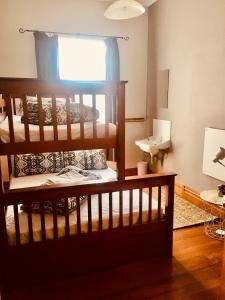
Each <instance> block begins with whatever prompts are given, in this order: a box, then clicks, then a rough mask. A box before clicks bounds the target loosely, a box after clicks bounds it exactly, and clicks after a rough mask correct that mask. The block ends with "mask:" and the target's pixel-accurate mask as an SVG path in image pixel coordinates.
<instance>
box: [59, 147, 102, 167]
mask: <svg viewBox="0 0 225 300" xmlns="http://www.w3.org/2000/svg"><path fill="white" fill-rule="evenodd" d="M64 162H65V167H67V166H76V167H78V168H81V169H85V170H102V169H107V168H108V166H107V163H106V156H105V151H104V150H101V149H99V150H82V151H68V152H64Z"/></svg>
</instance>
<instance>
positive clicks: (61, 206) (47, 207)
mask: <svg viewBox="0 0 225 300" xmlns="http://www.w3.org/2000/svg"><path fill="white" fill-rule="evenodd" d="M86 200H87V196H82V197H80V205H82V204H83V203H84V202H85V201H86ZM65 201H66V199H65V198H62V199H60V200H57V201H56V214H57V215H65V214H66V206H65V203H66V202H65ZM43 208H44V212H45V213H46V214H52V212H53V204H52V201H44V203H43ZM76 208H77V203H76V197H70V198H68V213H71V212H73V211H74V210H76ZM20 209H21V210H22V211H24V212H28V209H29V207H28V205H27V204H22V205H21V206H20ZM30 209H31V212H32V213H36V214H37V213H40V212H41V205H40V202H32V203H31V205H30Z"/></svg>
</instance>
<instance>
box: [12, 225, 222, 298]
mask: <svg viewBox="0 0 225 300" xmlns="http://www.w3.org/2000/svg"><path fill="white" fill-rule="evenodd" d="M153 246H154V245H153ZM137 247H138V245H137ZM222 251H223V243H222V242H220V241H216V240H213V239H210V238H207V237H206V236H205V235H204V228H203V226H198V227H192V228H189V229H180V230H176V231H174V257H173V259H172V260H168V259H155V260H154V261H150V260H148V261H139V262H134V263H131V264H129V265H125V266H121V267H118V268H116V269H113V270H111V271H105V272H101V273H98V274H95V275H90V276H88V277H86V278H80V279H79V280H78V279H77V280H67V281H65V282H60V283H58V284H54V285H48V286H43V287H40V288H38V289H31V290H26V291H23V292H20V293H17V294H16V295H11V296H10V297H9V299H10V300H28V299H29V300H40V299H41V300H50V299H54V300H58V299H60V300H61V299H62V300H72V299H73V300H74V299H82V300H86V299H87V300H89V299H107V300H112V299H114V300H115V299H124V300H126V299H129V300H134V299H140V300H141V299H154V300H170V299H173V300H186V299H191V300H194V299H196V300H201V299H207V300H211V299H219V298H218V293H219V286H220V274H221V261H222ZM74 259H77V258H76V257H74Z"/></svg>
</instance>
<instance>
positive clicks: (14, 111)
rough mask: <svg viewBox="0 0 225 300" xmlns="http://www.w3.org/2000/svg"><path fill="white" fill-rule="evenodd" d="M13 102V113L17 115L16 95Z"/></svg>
mask: <svg viewBox="0 0 225 300" xmlns="http://www.w3.org/2000/svg"><path fill="white" fill-rule="evenodd" d="M12 100H13V101H12V102H13V114H14V115H16V97H12Z"/></svg>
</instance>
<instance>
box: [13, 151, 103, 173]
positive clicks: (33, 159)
mask: <svg viewBox="0 0 225 300" xmlns="http://www.w3.org/2000/svg"><path fill="white" fill-rule="evenodd" d="M67 166H75V167H78V168H80V169H83V170H84V169H85V170H101V169H107V163H106V156H105V152H104V150H81V151H66V152H47V153H38V154H16V155H15V156H14V176H15V177H21V176H27V175H35V174H48V173H58V172H60V171H61V170H62V169H63V168H65V167H67Z"/></svg>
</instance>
